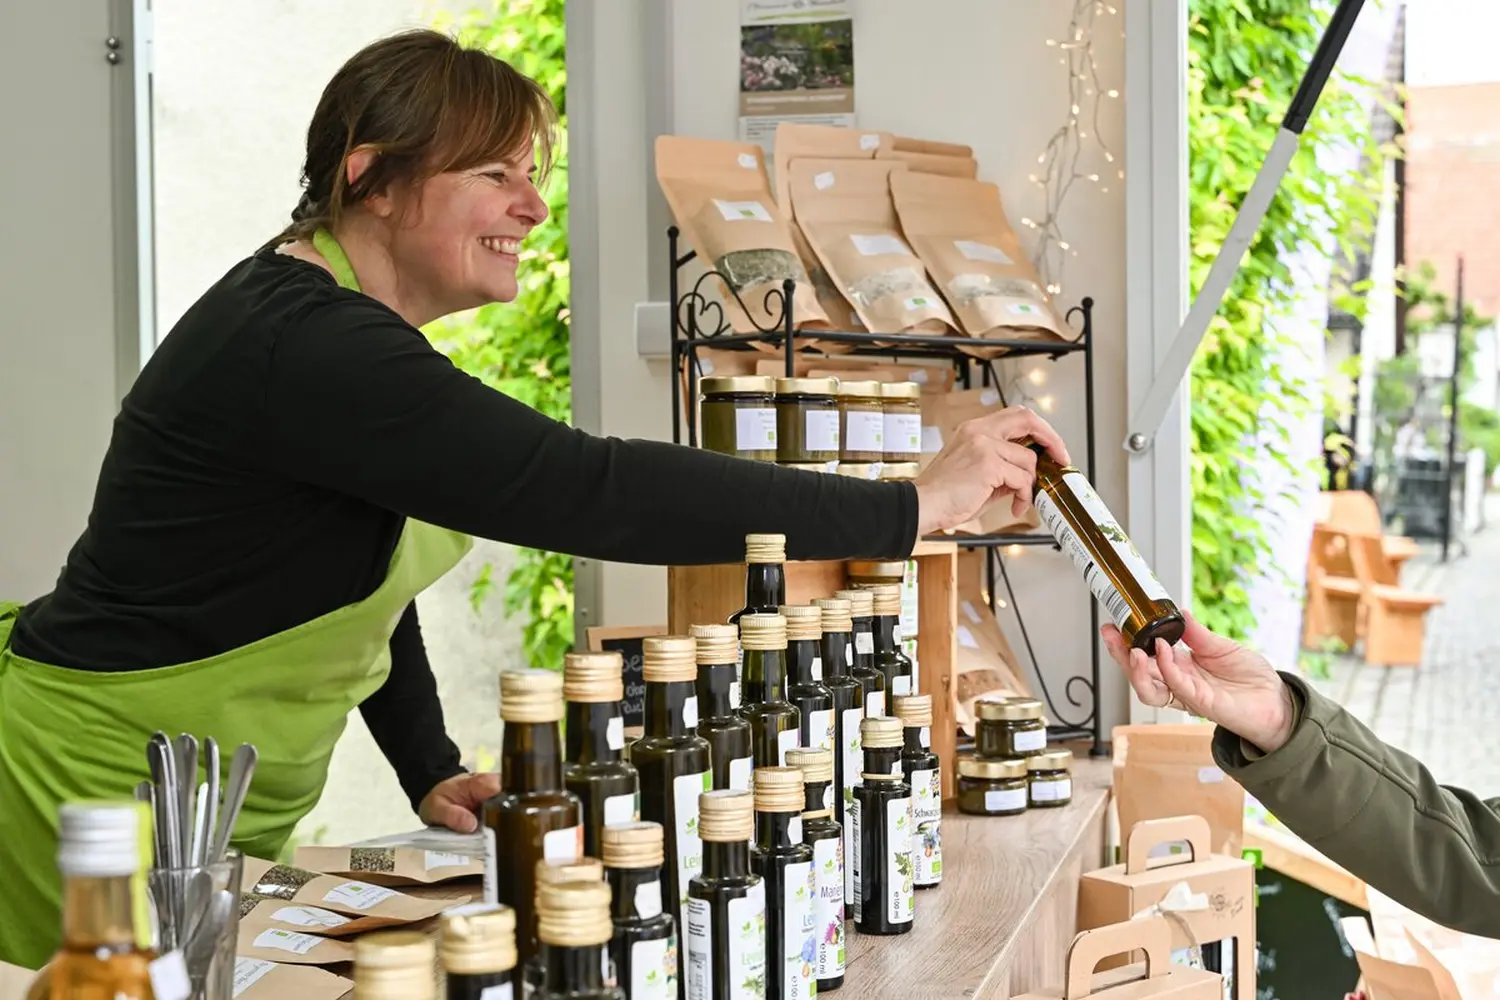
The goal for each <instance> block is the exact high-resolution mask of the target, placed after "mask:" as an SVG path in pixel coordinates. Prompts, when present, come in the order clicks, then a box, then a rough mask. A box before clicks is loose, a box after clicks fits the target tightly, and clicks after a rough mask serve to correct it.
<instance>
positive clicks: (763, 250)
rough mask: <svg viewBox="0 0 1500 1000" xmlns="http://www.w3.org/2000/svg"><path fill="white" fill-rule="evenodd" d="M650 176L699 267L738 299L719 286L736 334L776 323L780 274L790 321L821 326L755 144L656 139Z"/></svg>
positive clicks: (780, 309) (814, 297) (823, 316)
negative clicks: (789, 283)
mask: <svg viewBox="0 0 1500 1000" xmlns="http://www.w3.org/2000/svg"><path fill="white" fill-rule="evenodd" d="M656 180H657V183H659V184H660V185H661V189H662V193H663V194H664V195H665V196H666V199H667V204H668V205H669V206H670V207H671V209H672V214H673V216H674V217H675V218H676V220H677V225H678V227H679V228H680V229H681V230H682V235H683V236H684V237H686V239H687V242H688V244H689V245H691V246H692V248H693V249H694V250H696V251H697V252H698V256H699V258H700V259H701V261H702V263H703V265H704V267H707V268H712V269H713V270H715V271H717V272H719V274H720V275H722V276H723V278H724V280H725V281H726V282H727V283H728V285H729V286H730V288H732V289H733V291H734V292H737V293H738V295H739V301H736V300H735V297H734V295H731V294H728V292H727V291H726V292H725V294H724V296H723V299H724V316H725V318H726V319H727V320H728V321H729V324H730V326H731V327H733V328H734V330H735V331H736V332H738V333H754V332H756V331H757V330H761V331H765V330H776V329H780V328H781V326H782V322H783V316H784V309H783V303H782V302H781V283H782V280H783V279H786V278H790V279H792V280H793V281H795V282H796V283H797V285H796V288H795V289H794V290H793V293H792V319H793V323H794V324H795V326H796V327H797V328H799V329H800V328H801V327H804V326H808V325H813V326H822V327H823V328H825V329H826V327H827V323H828V315H827V314H826V313H825V312H824V311H823V308H822V306H820V305H818V297H817V295H816V294H814V289H813V286H812V282H811V279H809V277H808V275H807V271H806V269H805V268H804V267H803V264H802V259H801V257H800V256H799V255H798V253H797V246H796V244H795V242H794V241H793V238H792V232H791V227H790V225H789V222H790V217H789V215H788V214H787V213H786V212H785V211H783V210H782V209H781V207H780V206H778V205H777V204H776V200H775V198H774V197H772V195H771V183H770V180H769V178H768V177H767V176H766V164H765V157H764V156H763V155H762V153H761V150H760V147H759V146H756V145H753V144H751V143H744V142H727V141H724V140H718V139H693V138H689V137H687V136H680V135H663V136H658V137H657V139H656ZM721 284H722V282H721ZM773 291H774V292H775V294H774V295H771V296H770V297H769V300H768V297H767V293H768V292H773ZM741 302H743V306H741ZM709 332H712V331H709Z"/></svg>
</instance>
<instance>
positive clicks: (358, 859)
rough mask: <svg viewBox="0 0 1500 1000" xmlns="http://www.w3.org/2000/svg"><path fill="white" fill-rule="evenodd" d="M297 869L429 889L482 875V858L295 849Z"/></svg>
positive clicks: (401, 850) (409, 850) (414, 850)
mask: <svg viewBox="0 0 1500 1000" xmlns="http://www.w3.org/2000/svg"><path fill="white" fill-rule="evenodd" d="M292 863H293V864H295V865H296V866H297V867H298V868H306V869H307V870H308V871H314V872H325V873H327V874H329V875H349V876H352V877H354V878H357V879H362V880H364V881H366V882H372V883H374V884H375V885H394V886H409V885H432V884H434V883H437V882H447V881H450V880H452V879H457V878H472V877H474V876H476V875H477V876H481V877H482V876H483V875H484V857H483V856H482V855H479V856H475V855H469V854H457V853H454V852H452V851H428V850H424V849H422V848H420V847H321V846H316V847H299V848H297V853H296V854H295V855H294V856H293V858H292Z"/></svg>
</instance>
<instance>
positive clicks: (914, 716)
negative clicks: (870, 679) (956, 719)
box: [895, 694, 943, 889]
mask: <svg viewBox="0 0 1500 1000" xmlns="http://www.w3.org/2000/svg"><path fill="white" fill-rule="evenodd" d="M895 709H896V718H898V719H900V720H901V728H902V744H901V770H902V772H903V773H904V774H905V776H906V783H907V784H908V785H911V822H912V833H911V860H912V885H913V886H914V887H916V888H918V889H932V888H936V887H937V886H938V885H940V884H942V881H943V772H942V762H941V761H940V760H939V759H938V755H937V754H935V753H933V752H932V698H931V696H930V695H925V694H909V695H906V696H905V697H901V698H897V699H895Z"/></svg>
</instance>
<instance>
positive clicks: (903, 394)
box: [880, 382, 922, 399]
mask: <svg viewBox="0 0 1500 1000" xmlns="http://www.w3.org/2000/svg"><path fill="white" fill-rule="evenodd" d="M880 395H881V397H882V398H884V399H921V398H922V387H921V386H920V385H918V384H917V383H916V382H887V383H885V384H884V385H883V386H881V388H880Z"/></svg>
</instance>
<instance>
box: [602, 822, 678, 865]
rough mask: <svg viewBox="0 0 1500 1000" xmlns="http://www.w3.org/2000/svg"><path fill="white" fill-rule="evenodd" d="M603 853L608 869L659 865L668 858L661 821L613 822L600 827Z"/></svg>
mask: <svg viewBox="0 0 1500 1000" xmlns="http://www.w3.org/2000/svg"><path fill="white" fill-rule="evenodd" d="M599 843H600V845H601V850H600V853H601V854H603V855H604V867H606V868H655V867H658V866H659V865H661V863H662V861H663V859H664V858H665V850H666V849H665V847H664V844H665V838H664V837H663V835H662V829H661V824H660V823H653V822H651V821H650V820H643V821H641V822H638V823H612V824H610V825H608V826H606V827H604V828H602V829H601V830H600V833H599Z"/></svg>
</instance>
